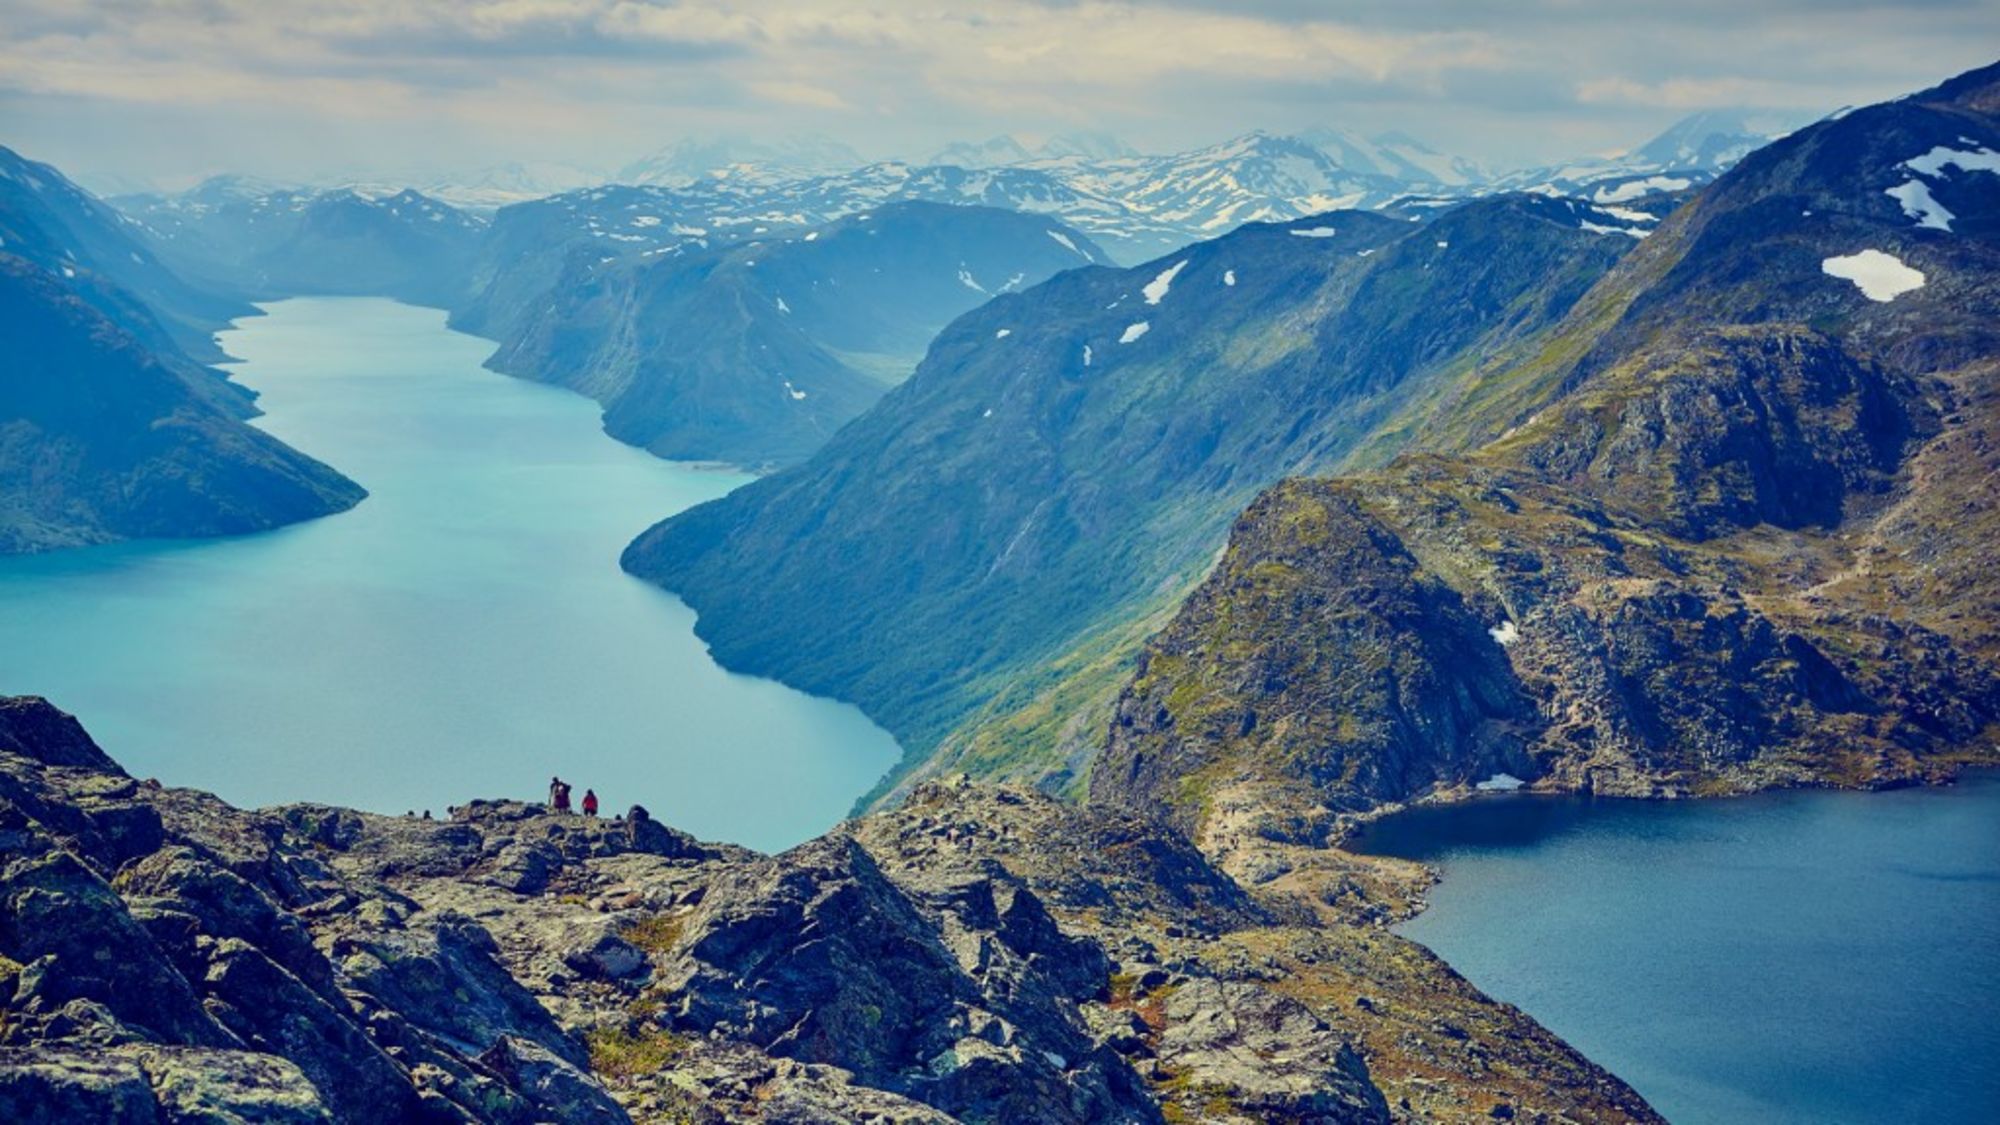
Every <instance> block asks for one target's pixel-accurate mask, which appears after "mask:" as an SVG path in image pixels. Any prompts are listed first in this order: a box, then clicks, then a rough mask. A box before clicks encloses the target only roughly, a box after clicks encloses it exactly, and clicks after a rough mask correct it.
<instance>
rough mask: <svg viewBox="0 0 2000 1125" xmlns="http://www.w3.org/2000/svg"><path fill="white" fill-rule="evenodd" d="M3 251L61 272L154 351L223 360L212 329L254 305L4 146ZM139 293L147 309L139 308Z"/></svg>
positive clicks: (0, 166)
mask: <svg viewBox="0 0 2000 1125" xmlns="http://www.w3.org/2000/svg"><path fill="white" fill-rule="evenodd" d="M0 250H4V251H6V252H7V253H10V254H15V255H18V256H20V257H22V258H25V259H27V260H28V261H31V262H33V263H35V264H36V265H38V266H41V267H42V268H43V269H45V270H48V271H49V272H51V273H55V274H59V275H61V276H62V277H63V278H64V280H66V281H68V282H69V283H71V284H72V285H73V286H74V287H75V288H76V289H77V290H78V292H80V293H81V294H83V295H84V297H85V298H86V299H87V300H89V301H90V302H91V303H92V304H93V305H94V306H95V307H96V308H97V309H98V311H100V312H102V313H104V314H105V315H106V316H108V317H110V318H111V319H113V320H115V321H117V322H118V323H119V324H121V325H123V326H124V327H125V328H126V329H127V330H129V331H131V332H133V333H135V334H137V335H138V336H140V337H141V339H142V340H144V342H145V343H146V344H147V345H148V346H149V347H152V348H154V349H155V350H158V351H162V352H174V353H179V352H185V353H187V354H188V355H190V356H193V357H195V358H197V359H201V360H204V361H207V360H216V359H221V358H222V352H221V350H220V349H219V348H217V347H216V346H215V341H214V333H215V330H216V329H217V328H220V327H221V326H222V325H224V324H226V323H227V322H228V321H229V320H230V319H232V318H234V317H238V316H246V315H249V314H250V313H252V312H253V311H254V310H253V309H251V308H250V306H249V305H247V304H245V303H243V302H242V301H240V300H237V299H235V298H233V297H231V296H228V295H226V293H224V292H221V291H218V290H214V289H210V288H203V287H201V286H197V285H191V284H189V283H188V282H187V281H186V280H184V279H183V278H182V277H181V276H179V275H178V274H176V273H175V272H174V271H173V270H171V269H170V268H168V266H167V265H166V264H164V263H163V262H162V261H161V260H160V258H159V256H158V255H156V254H155V253H154V251H153V249H152V248H151V247H150V246H149V245H147V240H146V238H145V232H144V231H143V230H142V229H141V228H140V227H139V225H138V224H137V223H135V222H134V221H133V220H131V219H129V218H127V217H126V216H124V215H122V214H120V213H119V212H117V211H115V210H113V209H112V208H111V207H110V206H108V205H106V204H105V203H103V202H102V201H101V200H99V199H97V198H96V197H95V196H93V195H91V194H90V193H89V192H87V191H85V190H84V189H82V188H80V187H78V186H77V185H76V184H74V183H72V182H71V181H70V180H69V179H68V178H67V177H66V176H64V175H63V174H62V173H61V172H59V171H57V170H56V169H55V168H53V167H51V166H49V165H47V164H42V163H38V162H36V161H33V160H28V159H25V158H23V157H22V156H21V155H20V154H18V153H16V152H14V151H13V150H12V149H9V148H6V147H4V146H0ZM135 298H136V301H137V303H138V305H139V306H143V309H144V312H143V313H139V312H135V311H133V308H132V303H133V300H134V299H135Z"/></svg>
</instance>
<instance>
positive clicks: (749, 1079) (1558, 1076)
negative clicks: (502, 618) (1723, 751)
mask: <svg viewBox="0 0 2000 1125" xmlns="http://www.w3.org/2000/svg"><path fill="white" fill-rule="evenodd" d="M1331 854H1333V855H1336V856H1337V855H1338V853H1331ZM0 865H4V866H0V902H4V906H0V1120H6V1121H23V1122H29V1121H52V1122H53V1121H65V1122H67V1121H92V1122H148V1123H155V1122H188V1121H202V1122H235V1121H246V1122H247V1121H256V1122H287V1123H289V1122H314V1121H343V1122H345V1121H355V1122H375V1121H437V1122H470V1121H479V1122H506V1123H512V1122H522V1123H526V1122H542V1121H560V1122H623V1121H675V1122H720V1121H763V1122H801V1123H803V1122H847V1121H866V1122H885V1123H886V1122H907V1123H945V1122H952V1121H965V1122H1180V1121H1206V1122H1246V1121H1261V1122H1327V1123H1332V1122H1389V1121H1424V1122H1431V1121H1436V1122H1450V1121H1475V1120H1478V1121H1492V1120H1517V1121H1536V1122H1582V1121H1589V1122H1618V1121H1655V1120H1658V1118H1657V1116H1656V1115H1655V1114H1654V1113H1653V1112H1652V1111H1651V1110H1650V1109H1649V1108H1648V1107H1647V1106H1646V1104H1645V1103H1644V1101H1643V1100H1641V1099H1640V1098H1639V1096H1638V1095H1637V1094H1635V1093H1634V1092H1633V1091H1632V1090H1631V1089H1630V1088H1628V1087H1627V1086H1626V1085H1625V1084H1624V1083H1622V1082H1620V1081H1619V1080H1618V1079H1617V1078H1615V1077H1613V1076H1612V1075H1610V1074H1608V1073H1606V1072H1605V1071H1604V1070H1602V1069H1600V1068H1598V1067H1597V1066H1594V1065H1593V1064H1591V1063H1590V1062H1589V1061H1588V1060H1586V1059H1584V1058H1583V1057H1582V1056H1580V1055H1579V1054H1577V1053H1576V1052H1575V1051H1574V1050H1572V1049H1571V1048H1569V1047H1568V1046H1567V1045H1565V1044H1564V1043H1562V1042H1561V1041H1560V1040H1558V1039H1557V1038H1556V1037H1555V1036H1553V1035H1551V1034H1549V1033H1548V1032H1547V1031H1546V1030H1544V1029H1543V1028H1541V1027H1540V1026H1538V1025H1537V1024H1535V1023H1534V1022H1533V1021H1532V1020H1530V1019H1529V1018H1528V1017H1526V1016H1525V1015H1523V1014H1522V1013H1521V1012H1519V1011H1517V1010H1516V1009H1514V1008H1512V1007H1509V1006H1507V1005H1504V1004H1499V1003H1496V1002H1494V1001H1492V1000H1490V999H1488V998H1487V997H1485V996H1482V995H1481V994H1480V993H1479V992H1478V991H1477V990H1475V989H1474V988H1473V987H1472V986H1471V985H1470V984H1468V983H1467V982H1466V981H1465V980H1463V979H1462V978H1460V977H1459V976H1458V975H1457V974H1456V973H1454V972H1453V971H1452V970H1451V969H1450V968H1449V967H1447V966H1446V965H1445V964H1443V963H1442V962H1441V961H1439V960H1438V959H1436V958H1435V957H1432V956H1431V955H1430V954H1428V953H1427V952H1425V951H1424V950H1423V949H1421V948H1420V947H1418V946H1416V945H1414V944H1413V943H1411V942H1408V941H1405V940H1403V939H1401V938H1399V937H1396V936H1395V935H1393V934H1391V933H1389V932H1387V930H1386V929H1385V928H1384V926H1385V925H1386V924H1387V923H1388V922H1389V921H1391V920H1393V919H1394V918H1396V917H1399V916H1401V915H1403V914H1406V913H1407V912H1408V911H1409V910H1411V909H1413V904H1414V903H1415V902H1416V901H1417V898H1418V896H1419V895H1420V893H1421V891H1422V889H1423V888H1424V886H1426V885H1427V881H1428V878H1429V876H1428V874H1427V873H1426V872H1425V871H1424V870H1423V869H1421V868H1419V867H1417V866H1415V865H1411V864H1403V863H1398V862H1394V861H1374V860H1359V859H1351V858H1349V857H1340V858H1339V859H1338V860H1337V861H1332V862H1329V863H1327V864H1323V865H1322V866H1321V867H1319V868H1317V869H1316V870H1315V872H1314V875H1315V878H1314V879H1312V880H1310V881H1303V882H1302V881H1300V880H1298V879H1292V880H1277V881H1274V882H1271V883H1268V884H1267V885H1266V886H1265V887H1264V888H1263V889H1261V890H1259V891H1257V892H1255V893H1253V892H1251V891H1247V890H1245V889H1244V887H1243V886H1242V885H1240V884H1238V883H1237V882H1235V881H1234V880H1232V879H1231V878H1230V877H1228V876H1227V875H1224V874H1223V873H1221V872H1220V871H1218V870H1217V869H1216V868H1215V867H1213V866H1211V865H1210V864H1209V863H1208V862H1207V861H1206V860H1205V859H1204V858H1203V857H1202V855H1201V854H1200V853H1199V852H1197V851H1196V850H1195V849H1194V848H1193V847H1192V846H1191V845H1189V844H1188V843H1187V842H1186V840H1185V839H1183V838H1182V837H1180V836H1178V835H1176V834H1174V833H1173V831H1172V830H1171V829H1166V828H1162V827H1160V826H1158V825H1156V824H1153V823H1150V822H1146V821H1142V820H1139V819H1135V818H1132V817H1128V816H1124V815H1121V814H1117V813H1114V812H1110V811H1105V810H1090V809H1083V808H1078V807H1075V806H1071V805H1067V804H1063V803H1060V802H1057V801H1054V800H1051V799H1049V798H1046V797H1043V796H1040V795H1037V794H1033V793H1029V792H1025V791H1020V790H1014V789H1003V788H990V787H984V786H975V785H971V784H969V783H964V782H947V783H932V784H928V785H925V786H923V787H921V788H919V789H918V790H917V791H916V792H915V793H914V794H913V795H912V797H911V799H910V800H909V801H908V802H907V803H906V804H905V805H904V806H903V807H902V808H900V809H898V810H896V811H893V812H885V813H880V814H876V815H873V816H870V817H867V818H866V819H863V820H860V821H856V822H853V823H850V824H848V825H844V826H842V827H841V828H839V829H836V830H835V831H833V832H831V833H829V834H827V835H825V836H823V837H820V838H818V839H816V840H813V841H810V842H808V843H806V844H803V845H801V846H799V847H797V848H794V849H792V850H791V851H788V852H786V853H784V854H782V855H778V856H765V855H761V854H757V853H754V852H750V851H747V850H744V849H741V848H736V847H732V846H727V845H713V844H704V843H701V842H698V841H696V840H694V839H692V838H690V837H688V836H686V835H685V834H682V833H680V832H676V831H674V830H672V829H671V828H668V827H665V826H663V825H660V824H658V823H656V822H652V821H646V820H642V821H638V822H633V821H627V820H589V819H585V818H582V817H577V816H569V815H562V816H557V815H551V814H549V813H548V812H546V811H545V810H544V808H543V807H542V806H539V805H532V804H523V803H519V802H513V801H475V802H472V803H471V804H468V805H465V806H462V807H459V808H457V809H454V810H452V812H451V815H450V817H449V819H447V820H442V821H430V820H421V819H415V818H409V817H383V816H375V815H371V814H366V813H358V812H354V811H351V810H347V809H338V808H330V807H325V806H316V805H293V806H288V807H285V808H279V809H267V810H258V811H247V810H241V809H236V808H233V807H231V806H229V805H228V804H225V803H224V802H222V801H221V800H219V799H217V798H216V797H214V796H211V795H209V794H206V793H202V792H197V791H194V790H186V789H171V788H166V787H163V786H161V785H160V784H159V783H158V782H155V781H150V780H145V781H142V780H136V779H134V778H132V777H130V776H128V775H127V774H126V773H125V772H124V771H123V770H121V769H120V768H119V767H118V765H117V764H116V763H115V762H114V761H113V760H112V759H111V758H110V757H109V756H107V755H106V754H105V753H104V752H103V751H102V750H100V749H99V748H98V747H97V746H96V745H95V744H94V743H93V742H92V741H91V739H90V737H89V736H88V735H87V734H86V733H85V732H84V730H83V728H82V727H81V726H80V725H79V724H78V723H77V722H76V720H75V719H73V718H71V717H70V716H68V715H66V714H64V713H62V712H61V711H59V710H57V709H56V708H55V707H53V706H51V705H50V704H48V703H47V702H45V701H43V700H40V699H34V698H8V699H0ZM1278 888H1282V889H1278Z"/></svg>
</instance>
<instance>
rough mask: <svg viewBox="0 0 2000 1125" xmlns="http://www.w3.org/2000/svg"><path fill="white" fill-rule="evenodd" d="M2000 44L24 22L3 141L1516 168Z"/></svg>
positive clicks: (809, 5)
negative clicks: (849, 150) (1332, 128)
mask: <svg viewBox="0 0 2000 1125" xmlns="http://www.w3.org/2000/svg"><path fill="white" fill-rule="evenodd" d="M1996 25H2000V0H1929V2H1922V0H1918V2H1909V3H1899V4H1883V3H1869V2H1864V0H1760V2H1759V3H1755V4H1746V3H1743V2H1742V0H1676V2H1672V3H1636V2H1635V3H1627V4H1606V3H1602V2H1596V3H1586V2H1583V0H1519V2H1517V3H1514V4H1510V5H1506V6H1504V7H1500V6H1495V5H1490V4H1485V3H1478V2H1475V0H1456V2H1439V3H1431V4H1411V3H1408V2H1407V0H1348V2H1344V3H1342V4H1339V5H1332V4H1327V3H1323V2H1320V0H1169V2H1161V3H1137V2H1121V0H980V2H977V3H968V2H956V0H938V2H935V3H928V4H918V3H914V2H909V3H905V2H894V0H873V2H870V3H861V2H856V0H786V2H778V0H427V2H424V3H410V2H409V0H96V2H93V3H85V4H79V3H77V0H8V2H7V3H6V4H5V5H0V94H4V95H5V97H4V101H0V107H4V110H5V112H6V114H7V117H6V119H4V120H0V127H4V129H5V130H6V132H7V133H8V134H9V135H10V136H24V137H32V138H39V139H42V140H45V141H47V142H48V144H47V146H46V147H47V149H48V151H47V153H46V154H47V155H49V156H51V157H54V158H61V157H62V156H63V155H64V153H63V151H61V150H62V149H63V148H64V146H65V145H71V144H73V143H74V144H80V143H82V142H80V141H79V142H71V141H69V140H66V139H65V138H66V136H67V135H68V134H70V133H77V134H78V135H79V136H82V135H88V136H89V137H92V138H101V137H103V136H106V135H114V134H115V133H116V132H117V120H118V116H119V114H121V113H124V114H128V115H130V116H131V117H132V118H133V119H134V120H137V119H140V118H143V119H144V120H146V121H147V122H148V130H149V133H148V135H147V136H145V137H143V138H135V147H136V148H145V149H148V150H153V149H157V148H159V147H160V146H163V145H165V144H167V143H168V142H169V141H170V140H172V139H173V138H174V136H175V135H179V136H180V137H181V139H182V140H183V141H184V143H185V145H186V146H187V147H188V150H189V156H188V160H189V161H190V162H191V163H192V162H195V161H196V160H197V156H196V155H195V154H196V152H197V150H199V151H200V153H201V155H200V156H199V159H200V160H203V161H208V162H214V161H215V160H220V159H224V158H236V157H235V155H234V153H232V152H231V151H229V150H228V149H226V148H225V147H224V146H221V145H219V144H218V143H217V141H216V140H215V134H216V133H218V132H219V130H218V129H217V124H218V123H220V122H237V123H240V124H241V126H242V128H243V129H245V130H248V129H251V128H253V123H254V128H256V129H260V130H261V129H265V128H268V126H267V125H265V124H262V123H263V122H265V121H266V120H267V119H269V118H271V117H272V116H273V115H280V116H282V115H285V114H289V115H292V118H293V121H294V124H293V125H292V126H291V127H292V128H293V129H297V128H298V124H297V122H302V121H310V122H314V123H316V127H319V128H322V129H323V130H324V131H326V132H327V133H328V134H329V135H336V134H341V130H342V129H344V128H347V127H349V126H352V127H354V128H357V129H365V130H366V132H367V135H368V136H369V137H370V138H371V139H370V142H369V145H368V146H367V149H368V153H370V154H373V155H374V156H376V157H380V156H383V155H385V154H386V155H389V156H393V157H394V158H396V159H404V158H405V157H406V156H408V157H409V158H417V157H422V158H425V159H433V160H451V161H461V162H462V161H464V160H467V159H471V158H473V154H475V153H486V154H487V155H488V157H489V159H488V160H484V161H480V162H481V163H485V162H490V160H491V159H498V158H502V157H507V158H511V157H539V158H550V159H566V160H572V161H575V160H584V161H586V162H589V161H591V160H592V159H593V157H594V158H595V162H597V163H600V164H611V165H615V164H622V163H624V162H625V160H627V159H629V158H630V157H631V156H632V155H635V152H634V151H633V150H635V149H645V148H652V147H656V146H657V145H659V144H660V143H663V142H664V141H666V140H669V139H672V137H673V136H674V135H676V134H679V133H716V132H739V131H740V132H750V133H753V134H756V133H765V134H769V133H772V132H791V131H797V130H801V129H804V130H809V131H813V132H818V133H824V134H826V135H830V136H835V137H839V138H840V139H843V140H846V141H849V142H850V143H853V144H855V145H857V147H860V148H862V149H864V150H866V151H870V152H873V153H875V154H877V155H886V154H887V153H888V152H890V151H901V152H912V151H915V152H921V151H926V150H928V149H930V148H932V147H934V146H935V145H936V144H938V143H940V142H942V141H944V140H947V139H953V138H957V137H967V136H974V137H976V136H984V135H988V134H990V133H993V132H999V131H1007V130H1013V131H1023V132H1036V131H1042V132H1049V131H1061V130H1064V129H1072V128H1077V127H1091V128H1103V129H1108V130H1111V131H1115V132H1120V133H1124V134H1127V135H1129V136H1132V137H1133V138H1135V139H1136V140H1138V141H1139V142H1140V143H1142V144H1145V145H1147V146H1149V147H1155V148H1159V147H1173V146H1181V145H1192V144H1196V143H1203V142H1206V141H1211V140H1215V139H1219V138H1220V137H1222V136H1225V135H1228V134H1230V133H1234V132H1240V131H1243V130H1245V129H1249V128H1254V127H1268V128H1295V127H1300V126H1303V125H1308V124H1318V123H1330V124H1339V125H1345V126H1350V127H1357V128H1361V129H1364V130H1372V129H1386V128H1391V127H1395V128H1402V129H1406V130H1408V131H1410V132H1412V133H1415V134H1417V135H1419V136H1424V137H1426V138H1427V139H1430V140H1432V141H1433V143H1436V144H1438V145H1439V146H1440V147H1444V148H1452V149H1459V150H1463V151H1468V152H1469V153H1470V154H1471V155H1475V156H1481V157H1485V158H1487V159H1499V160H1500V161H1501V162H1502V163H1505V162H1507V161H1508V158H1510V157H1512V158H1517V159H1518V160H1520V161H1527V160H1533V159H1541V158H1550V157H1557V156H1562V155H1568V154H1570V152H1571V151H1573V150H1574V149H1575V148H1576V147H1577V146H1583V147H1589V148H1603V147H1611V146H1614V145H1620V144H1630V143H1632V142H1634V141H1636V140H1638V139H1640V136H1641V135H1643V134H1644V133H1646V132H1649V131H1652V130H1653V129H1656V128H1658V127H1659V126H1661V125H1664V124H1665V123H1666V122H1667V120H1669V119H1670V118H1671V117H1672V116H1675V115H1677V114H1678V113H1680V112H1684V111H1685V110H1688V109H1694V108H1702V107H1709V106H1729V105H1737V104H1745V103H1748V104H1755V105H1768V106H1776V107H1798V108H1801V109H1827V108H1832V107H1834V106H1838V105H1841V104H1847V103H1855V102H1863V101H1871V100H1876V99H1879V98H1882V97H1887V96H1892V95H1894V94H1897V93H1900V92H1903V91H1907V90H1911V89H1915V88H1918V87H1921V86H1924V85H1928V84H1930V83H1932V82H1935V81H1936V80H1938V79H1940V78H1942V77H1944V76H1945V75H1947V74H1949V73H1952V72H1954V71H1956V70H1960V69H1964V68H1966V67H1969V66H1972V65H1977V64H1979V63H1982V62H1986V61H1990V57H1981V50H1982V45H1986V49H1987V50H1988V52H1989V55H1990V42H1991V29H1992V28H1993V27H1994V26H1996ZM175 121H179V122H180V124H179V125H175V124H174V122H175ZM84 124H88V125H89V128H87V129H85V128H82V127H81V126H82V125H84ZM160 130H165V135H155V134H158V133H159V131H160ZM236 139H237V140H243V139H248V138H244V137H241V136H239V137H237V138H236ZM140 142H143V143H140ZM92 143H99V142H98V141H96V140H93V141H92ZM204 146H205V147H204ZM1558 148H1560V149H1561V150H1562V151H1557V149H1558ZM366 155H367V154H357V153H341V152H335V151H333V150H331V149H328V151H327V152H326V159H328V160H342V159H345V160H350V161H358V160H361V159H363V158H364V156H366ZM272 171H276V170H272Z"/></svg>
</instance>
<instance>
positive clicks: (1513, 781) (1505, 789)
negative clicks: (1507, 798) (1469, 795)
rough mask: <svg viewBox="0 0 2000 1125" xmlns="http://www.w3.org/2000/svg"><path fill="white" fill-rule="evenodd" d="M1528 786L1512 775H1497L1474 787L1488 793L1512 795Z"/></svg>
mask: <svg viewBox="0 0 2000 1125" xmlns="http://www.w3.org/2000/svg"><path fill="white" fill-rule="evenodd" d="M1526 784H1527V782H1525V781H1522V780H1521V779H1520V778H1518V777H1515V776H1514V775H1513V774H1511V773H1496V774H1494V775H1493V776H1492V777H1489V778H1487V779H1486V780H1485V781H1482V782H1480V783H1479V784H1477V785H1475V786H1473V788H1474V789H1482V790H1485V791H1486V792H1488V793H1512V792H1513V791H1514V790H1516V789H1519V788H1520V787H1521V786H1523V785H1526Z"/></svg>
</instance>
